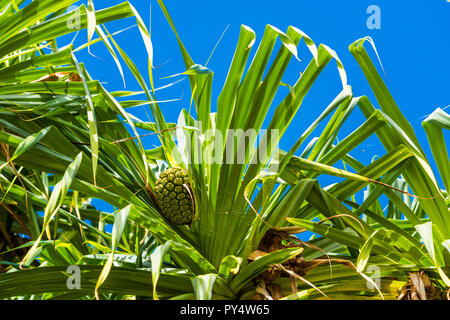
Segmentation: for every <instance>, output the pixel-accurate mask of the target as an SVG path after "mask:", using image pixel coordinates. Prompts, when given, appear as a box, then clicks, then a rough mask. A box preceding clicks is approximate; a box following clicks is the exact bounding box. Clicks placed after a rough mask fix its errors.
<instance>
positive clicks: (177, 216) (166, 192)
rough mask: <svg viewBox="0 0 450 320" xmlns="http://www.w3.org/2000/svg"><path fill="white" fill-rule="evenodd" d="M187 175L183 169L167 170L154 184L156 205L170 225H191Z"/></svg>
mask: <svg viewBox="0 0 450 320" xmlns="http://www.w3.org/2000/svg"><path fill="white" fill-rule="evenodd" d="M191 190H192V189H191V187H190V184H189V174H188V172H187V170H186V169H183V168H169V169H167V170H165V171H164V172H162V173H161V174H160V175H159V179H158V180H156V184H155V198H156V203H157V205H158V207H159V209H160V210H161V213H162V215H163V216H164V217H165V218H166V219H167V220H168V221H169V222H170V223H171V224H188V225H189V224H191V222H192V220H193V218H194V208H193V199H192V191H191Z"/></svg>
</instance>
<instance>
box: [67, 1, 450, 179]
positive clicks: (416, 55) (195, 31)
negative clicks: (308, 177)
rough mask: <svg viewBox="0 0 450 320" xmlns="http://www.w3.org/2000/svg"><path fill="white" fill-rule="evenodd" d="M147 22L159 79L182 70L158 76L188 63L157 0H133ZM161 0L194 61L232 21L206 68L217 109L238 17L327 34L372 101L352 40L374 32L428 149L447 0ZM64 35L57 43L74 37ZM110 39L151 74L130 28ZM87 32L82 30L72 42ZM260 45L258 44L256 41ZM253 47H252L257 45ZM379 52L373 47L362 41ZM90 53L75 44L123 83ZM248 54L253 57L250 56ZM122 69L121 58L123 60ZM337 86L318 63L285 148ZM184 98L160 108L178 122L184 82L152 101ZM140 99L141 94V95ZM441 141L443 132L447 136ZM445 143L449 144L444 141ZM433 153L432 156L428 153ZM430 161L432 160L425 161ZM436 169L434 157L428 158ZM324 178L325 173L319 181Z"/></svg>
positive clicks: (320, 39)
mask: <svg viewBox="0 0 450 320" xmlns="http://www.w3.org/2000/svg"><path fill="white" fill-rule="evenodd" d="M121 2H122V1H116V0H95V1H94V3H95V7H96V9H101V8H105V7H109V6H112V5H115V4H119V3H121ZM129 2H130V3H131V4H132V5H133V6H134V7H135V8H136V9H137V10H138V12H139V13H140V15H141V16H142V18H143V20H144V21H145V22H146V23H147V24H148V23H149V22H150V20H151V32H152V42H153V46H154V64H155V66H157V68H156V69H155V70H154V77H155V79H156V80H155V85H156V86H157V87H158V86H163V85H166V84H168V83H170V82H173V81H174V80H175V79H178V78H175V79H174V78H169V79H162V78H164V77H167V76H170V75H173V74H178V73H180V72H183V71H184V70H185V69H184V64H183V62H182V58H181V54H180V53H179V50H178V46H177V43H176V39H175V36H174V35H173V33H172V31H171V29H170V27H169V25H168V23H167V22H166V20H165V18H164V16H163V15H162V13H161V10H160V8H159V6H158V4H157V2H156V1H151V19H150V1H142V0H131V1H129ZM165 4H166V6H167V8H168V10H169V12H170V14H171V16H172V18H173V20H174V23H175V25H176V27H177V29H178V32H179V34H180V36H181V38H182V41H183V42H184V44H185V46H186V48H187V50H188V51H189V53H190V55H191V57H192V58H193V60H194V62H195V63H199V64H205V62H206V60H207V59H208V57H209V55H210V53H211V50H212V49H213V48H214V46H215V44H216V42H217V40H218V39H219V37H220V35H221V34H222V32H223V31H224V30H225V28H227V26H229V27H228V30H227V32H226V33H225V35H224V37H223V39H222V41H221V42H220V44H219V46H218V47H217V49H216V51H215V53H214V55H213V57H212V59H211V60H210V62H209V64H208V67H209V68H210V69H212V70H213V71H214V86H213V109H215V102H216V100H217V97H218V95H219V93H220V89H221V87H222V85H223V83H224V81H225V78H226V75H227V72H228V67H229V63H230V62H231V59H232V57H233V52H234V47H235V44H236V42H237V38H238V36H239V29H240V26H241V25H242V24H245V25H247V26H249V27H250V28H252V29H253V30H254V31H255V33H256V35H257V41H259V40H260V39H261V37H262V34H263V32H264V28H265V26H266V25H267V24H271V25H273V26H276V27H278V28H279V29H281V30H283V31H286V29H287V27H288V26H289V25H292V26H295V27H297V28H299V29H301V30H302V31H304V32H305V33H306V34H308V35H309V36H310V37H311V38H312V39H313V40H314V42H315V43H316V45H319V44H320V43H324V44H326V45H328V46H329V47H331V48H332V49H334V50H335V51H336V52H337V54H338V55H339V57H340V59H341V60H342V62H343V64H344V67H345V69H346V71H347V76H348V83H349V84H350V85H351V86H352V87H353V93H354V95H355V96H360V95H367V96H368V97H369V98H370V99H371V101H372V103H374V104H375V105H377V102H376V100H375V98H374V96H373V94H372V93H371V90H370V87H369V85H368V83H367V81H366V79H365V78H364V75H363V73H362V71H361V70H360V69H359V67H358V65H357V63H356V61H355V60H354V58H353V57H352V56H351V54H350V52H349V50H348V46H349V45H350V44H351V43H353V42H354V41H356V40H357V39H359V38H362V37H365V36H370V37H372V38H373V40H374V41H375V44H376V47H377V50H378V53H379V55H380V58H381V61H382V63H383V66H384V69H385V71H386V75H387V78H385V81H386V83H387V85H388V88H389V89H390V91H391V93H392V95H393V96H394V99H395V100H396V102H397V104H398V105H399V107H400V108H401V110H402V111H403V113H404V115H405V116H406V118H407V119H408V120H409V121H410V122H411V124H412V126H413V127H414V129H415V131H416V134H417V136H418V138H419V141H420V142H421V143H422V144H423V146H424V149H425V150H426V152H427V153H428V154H429V155H430V153H429V147H428V142H427V140H426V135H425V132H424V131H423V129H422V126H421V121H422V120H423V119H424V117H425V116H426V115H427V114H429V113H431V112H432V111H433V110H434V109H436V108H437V107H441V108H445V107H446V106H448V105H450V90H449V85H450V79H449V77H450V59H449V52H450V37H449V32H450V19H449V17H450V3H449V2H447V1H446V0H432V1H406V0H396V1H392V0H391V1H380V0H372V1H365V0H353V1H348V0H347V1H333V0H323V1H277V2H275V1H266V0H258V1H256V0H250V1H237V0H228V1H205V0H192V1H174V0H166V1H165ZM370 5H377V6H378V7H379V8H380V10H381V28H380V29H374V30H370V29H369V28H368V27H367V24H366V21H367V19H368V18H369V16H370V14H368V13H367V12H366V11H367V8H368V7H369V6H370ZM134 24H135V20H134V19H132V18H128V19H125V20H122V21H117V22H112V23H109V24H107V27H108V30H109V31H110V32H111V31H118V30H120V29H123V28H125V27H128V26H131V25H134ZM71 38H72V36H70V37H68V38H65V39H64V40H63V41H62V42H61V45H62V44H64V42H66V41H70V40H71ZM115 40H116V41H117V42H118V43H119V45H120V46H121V47H122V48H123V49H124V50H125V52H126V53H127V54H128V55H129V56H130V57H131V58H132V59H133V60H134V62H135V63H136V65H137V66H138V68H139V69H140V70H141V71H142V75H143V76H144V77H145V78H148V76H147V74H148V73H147V55H146V51H145V48H144V45H143V42H142V39H141V38H140V35H139V32H138V29H137V28H136V27H134V28H132V29H130V30H127V31H125V32H123V33H121V34H119V35H117V36H115ZM84 41H86V32H85V31H83V32H81V33H80V34H79V35H78V37H77V39H76V41H75V44H77V43H78V44H81V43H83V42H84ZM256 48H257V45H255V46H254V49H256ZM254 51H255V50H253V53H254ZM368 51H369V52H370V54H371V55H372V56H373V57H374V58H375V55H374V54H373V52H372V50H370V49H368ZM91 52H92V53H93V54H95V55H96V56H97V57H99V58H100V59H99V58H95V57H93V56H92V55H89V54H88V53H87V51H86V50H85V51H83V52H79V53H77V58H78V60H79V61H83V62H84V63H85V65H86V67H87V69H88V71H89V72H90V74H91V76H92V77H94V78H96V79H99V80H100V81H102V82H104V83H105V87H106V88H107V89H109V90H110V91H114V90H123V89H124V87H123V82H122V79H121V77H120V74H119V72H118V69H117V67H116V66H115V64H114V61H113V59H112V58H111V57H110V55H109V53H108V52H107V50H106V49H105V47H104V46H103V45H102V44H96V45H95V46H92V48H91ZM251 58H252V55H251V56H250V60H249V61H251ZM299 58H300V59H301V60H302V61H303V62H298V61H292V62H291V64H290V65H289V68H288V71H287V73H286V76H285V78H284V79H283V80H284V81H285V82H286V83H289V84H293V83H294V82H295V81H296V79H297V77H298V74H299V72H300V71H303V70H304V68H305V67H306V65H307V63H308V61H309V59H310V58H311V56H310V54H309V52H308V51H307V49H306V47H305V46H304V44H302V45H300V46H299ZM123 66H124V68H125V69H126V67H125V64H123ZM125 79H126V83H127V87H126V89H129V90H140V88H139V86H138V84H137V82H136V81H135V80H134V78H133V76H132V75H131V73H130V72H128V71H126V72H125ZM340 90H341V84H340V80H339V77H338V72H337V69H336V67H335V63H334V62H333V63H330V64H329V65H328V66H327V68H326V69H325V70H324V71H323V72H322V74H321V75H320V77H319V79H318V81H317V82H316V83H315V85H314V86H313V88H312V89H311V91H310V92H309V93H308V95H307V97H306V98H305V100H304V103H303V105H302V107H301V109H300V111H299V113H298V114H297V116H296V117H295V119H294V120H293V122H292V124H291V126H290V128H289V129H288V131H287V132H286V134H285V137H284V138H283V140H282V142H281V148H283V149H288V148H289V147H290V146H291V145H292V144H293V143H294V142H295V141H296V140H297V138H298V136H299V134H301V133H302V132H303V130H304V129H306V127H307V126H309V124H310V123H311V122H312V121H314V119H315V118H316V117H317V116H318V115H319V114H320V113H321V111H322V110H323V109H324V108H325V107H326V106H327V105H328V104H329V103H330V102H331V100H332V99H333V98H334V97H335V96H336V95H337V94H338V93H339V91H340ZM287 93H288V89H287V88H285V91H281V94H280V95H277V97H276V101H275V102H274V105H277V102H279V101H280V99H281V98H282V97H283V96H284V95H285V94H287ZM181 96H183V98H182V99H181V100H180V101H176V102H171V103H164V104H161V105H160V107H161V109H162V111H163V113H164V115H165V117H166V119H167V120H168V121H176V119H177V117H178V113H179V111H180V110H181V108H189V100H190V94H189V86H188V81H183V82H181V83H179V84H177V85H175V86H173V87H171V88H170V89H166V90H164V91H162V92H161V93H159V94H158V95H157V97H156V98H157V99H158V100H166V99H175V98H179V97H181ZM142 98H143V97H142ZM132 112H133V113H134V114H135V115H137V116H138V117H140V118H141V119H143V120H147V118H146V115H145V113H144V112H142V109H139V108H134V109H133V111H132ZM363 121H364V118H363V116H362V115H361V113H360V112H359V111H355V112H354V114H353V115H352V116H351V118H350V119H349V122H348V123H347V125H346V126H345V128H343V129H342V132H341V133H340V135H339V137H344V136H345V135H346V134H348V133H350V132H352V131H353V130H354V129H356V128H357V127H358V126H359V125H361V124H362V122H363ZM446 139H447V141H449V140H450V139H448V134H447V136H446ZM145 143H146V146H148V147H151V146H152V145H153V144H154V143H155V144H156V143H157V142H156V141H155V140H153V138H147V139H146V140H145ZM447 144H449V143H447ZM351 154H352V155H353V156H355V157H357V158H359V159H361V160H362V161H363V162H365V163H366V164H368V163H369V162H370V161H371V159H372V157H373V156H375V155H379V156H381V155H383V154H384V150H383V149H382V148H380V146H379V144H377V140H376V138H375V137H371V138H370V139H368V140H367V141H366V143H364V144H363V145H362V146H360V147H358V148H357V149H355V150H354V151H353V152H352V153H351ZM430 159H431V156H430ZM431 162H432V161H431ZM432 166H433V169H435V164H434V162H432ZM325 182H326V181H325Z"/></svg>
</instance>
